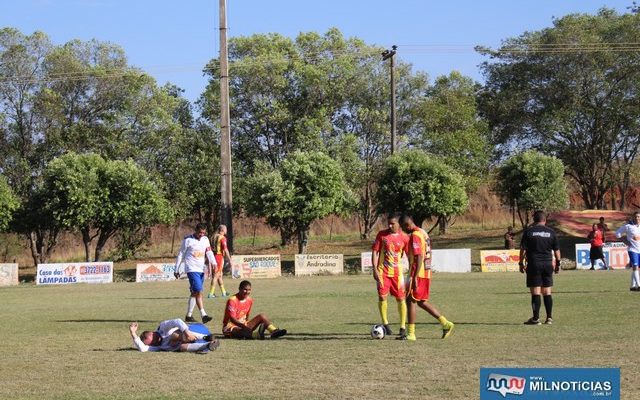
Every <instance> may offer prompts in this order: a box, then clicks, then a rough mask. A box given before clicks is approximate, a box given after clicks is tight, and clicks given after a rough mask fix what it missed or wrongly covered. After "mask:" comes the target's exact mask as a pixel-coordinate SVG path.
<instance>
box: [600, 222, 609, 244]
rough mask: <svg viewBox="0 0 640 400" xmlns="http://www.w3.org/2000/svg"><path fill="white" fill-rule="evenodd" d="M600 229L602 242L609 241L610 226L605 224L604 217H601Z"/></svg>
mask: <svg viewBox="0 0 640 400" xmlns="http://www.w3.org/2000/svg"><path fill="white" fill-rule="evenodd" d="M598 229H600V230H601V231H602V240H603V241H604V242H606V241H607V232H609V226H607V224H605V222H604V217H600V222H598Z"/></svg>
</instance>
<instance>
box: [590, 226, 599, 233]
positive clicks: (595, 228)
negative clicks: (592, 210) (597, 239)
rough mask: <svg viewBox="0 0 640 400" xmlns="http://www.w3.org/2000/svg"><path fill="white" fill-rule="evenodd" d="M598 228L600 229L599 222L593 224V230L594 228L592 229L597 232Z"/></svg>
mask: <svg viewBox="0 0 640 400" xmlns="http://www.w3.org/2000/svg"><path fill="white" fill-rule="evenodd" d="M597 229H598V224H593V225H592V226H591V230H592V231H594V232H595V231H596V230H597Z"/></svg>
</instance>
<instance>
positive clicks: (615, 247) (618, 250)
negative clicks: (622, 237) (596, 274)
mask: <svg viewBox="0 0 640 400" xmlns="http://www.w3.org/2000/svg"><path fill="white" fill-rule="evenodd" d="M590 249H591V245H590V244H589V243H579V244H576V269H589V268H591V259H590V258H589V251H590ZM602 252H603V253H604V259H605V260H606V261H607V265H608V266H610V267H611V268H613V269H624V268H626V267H627V264H629V253H628V252H627V245H626V244H624V243H622V242H608V243H605V244H604V246H603V247H602ZM603 267H604V266H603V265H602V261H600V260H597V261H596V264H595V268H596V269H601V268H603Z"/></svg>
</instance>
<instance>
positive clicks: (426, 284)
mask: <svg viewBox="0 0 640 400" xmlns="http://www.w3.org/2000/svg"><path fill="white" fill-rule="evenodd" d="M427 276H428V278H416V287H410V288H409V296H411V298H412V299H414V300H416V301H421V300H429V288H430V287H431V271H429V272H428V273H427Z"/></svg>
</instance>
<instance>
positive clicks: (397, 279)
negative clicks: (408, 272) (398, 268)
mask: <svg viewBox="0 0 640 400" xmlns="http://www.w3.org/2000/svg"><path fill="white" fill-rule="evenodd" d="M389 292H391V295H392V296H393V297H395V298H396V299H398V300H400V299H404V297H405V295H404V278H403V277H402V275H399V276H386V275H383V274H380V275H378V296H386V295H388V294H389Z"/></svg>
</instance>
